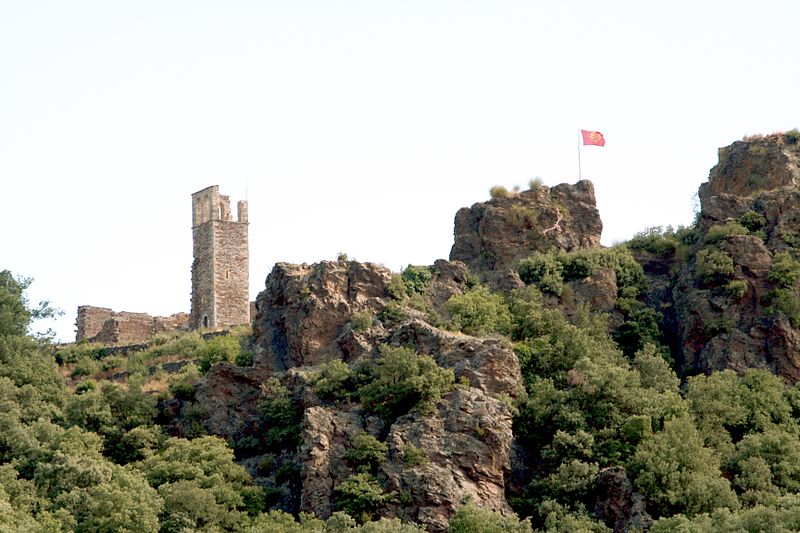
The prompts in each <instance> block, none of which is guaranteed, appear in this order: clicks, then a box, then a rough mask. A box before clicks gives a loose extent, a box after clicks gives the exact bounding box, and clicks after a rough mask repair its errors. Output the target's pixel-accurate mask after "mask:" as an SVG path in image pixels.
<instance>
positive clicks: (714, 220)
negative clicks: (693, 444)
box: [673, 134, 800, 383]
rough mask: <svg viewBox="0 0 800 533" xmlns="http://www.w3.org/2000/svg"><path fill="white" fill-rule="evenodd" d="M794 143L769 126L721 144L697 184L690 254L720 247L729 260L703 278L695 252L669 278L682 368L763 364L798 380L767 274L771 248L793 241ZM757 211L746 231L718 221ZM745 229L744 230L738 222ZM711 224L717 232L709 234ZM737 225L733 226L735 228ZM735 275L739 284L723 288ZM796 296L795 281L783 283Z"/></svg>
mask: <svg viewBox="0 0 800 533" xmlns="http://www.w3.org/2000/svg"><path fill="white" fill-rule="evenodd" d="M799 163H800V146H799V145H798V144H797V143H796V142H793V141H791V140H790V139H789V137H787V136H784V135H781V134H776V135H770V136H768V137H763V138H758V139H753V140H747V141H738V142H735V143H733V144H732V145H731V146H728V147H726V148H722V149H720V160H719V163H718V164H717V165H716V166H715V167H714V168H712V169H711V173H710V176H709V181H708V182H707V183H704V184H702V185H701V186H700V191H699V196H700V206H701V211H700V220H699V224H698V226H697V229H698V233H699V239H698V243H697V244H696V245H695V247H694V252H695V254H699V253H700V252H701V251H705V252H707V251H708V250H719V251H721V252H723V253H724V254H725V255H726V256H727V257H729V258H730V260H731V261H732V262H733V265H734V271H733V274H732V275H728V277H727V279H725V280H721V281H719V280H718V281H717V282H715V283H708V282H703V280H702V279H701V278H702V276H701V275H700V274H699V273H698V264H697V256H696V255H695V258H694V259H692V260H690V261H689V262H687V263H685V264H684V265H682V266H681V268H679V269H678V273H677V275H676V277H675V281H674V290H673V295H674V314H675V329H676V334H677V337H678V339H679V352H680V353H679V356H680V359H682V362H683V366H684V370H685V371H686V372H687V373H695V372H711V371H713V370H721V369H725V368H730V369H733V370H735V371H737V372H744V371H745V370H746V369H748V368H765V369H769V370H771V371H772V372H774V373H776V374H778V375H780V376H782V377H784V378H785V379H786V380H787V381H789V382H792V383H797V382H798V381H800V360H798V358H797V355H796V354H797V350H798V347H800V335H798V331H797V330H796V329H795V328H794V327H793V326H792V324H791V322H790V320H788V319H787V317H786V316H785V315H784V313H783V312H782V311H779V310H777V309H776V308H773V307H771V305H772V303H773V302H772V298H773V297H774V294H775V292H774V291H775V289H776V288H777V285H776V283H775V281H774V280H771V279H770V278H769V271H770V268H771V266H772V264H773V261H774V258H775V254H776V253H777V252H782V251H787V250H788V251H792V250H796V249H797V247H798V245H800V192H799V191H798V190H797V185H798V184H800V165H799ZM748 217H750V219H751V220H755V219H760V221H761V222H760V224H758V226H759V227H752V224H751V231H750V232H749V233H750V234H747V235H726V234H725V230H721V229H720V228H719V227H720V226H725V225H726V224H731V223H732V222H738V223H742V221H746V220H747V218H748ZM744 231H745V232H747V230H744ZM711 232H718V233H717V234H718V235H719V234H720V233H721V234H722V236H717V237H716V238H710V237H709V235H710V234H711ZM741 232H742V228H741V226H739V229H737V230H736V233H741ZM730 280H734V281H735V282H736V283H738V284H739V287H740V289H739V291H740V292H737V291H734V290H730V289H729V288H728V287H727V285H726V284H727V283H728V282H729V281H730ZM782 290H788V291H789V292H788V293H787V294H789V295H790V297H791V295H794V297H797V296H798V290H800V287H798V286H797V284H795V285H794V286H791V287H783V288H782Z"/></svg>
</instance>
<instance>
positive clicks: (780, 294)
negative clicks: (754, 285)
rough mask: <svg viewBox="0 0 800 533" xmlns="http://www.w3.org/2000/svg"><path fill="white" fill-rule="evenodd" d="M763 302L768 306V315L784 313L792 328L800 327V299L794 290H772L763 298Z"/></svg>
mask: <svg viewBox="0 0 800 533" xmlns="http://www.w3.org/2000/svg"><path fill="white" fill-rule="evenodd" d="M761 302H762V303H763V304H764V305H766V306H767V309H766V311H767V313H768V314H776V313H782V314H783V315H785V316H786V318H788V319H789V322H791V323H792V326H794V327H800V298H798V297H797V293H795V291H794V289H789V288H777V289H772V290H771V291H767V292H766V293H765V294H764V295H763V296H762V297H761Z"/></svg>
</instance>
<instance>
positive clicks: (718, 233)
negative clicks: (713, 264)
mask: <svg viewBox="0 0 800 533" xmlns="http://www.w3.org/2000/svg"><path fill="white" fill-rule="evenodd" d="M749 233H750V232H749V231H748V229H747V228H746V227H744V226H743V225H741V224H740V223H738V222H733V221H731V222H728V223H726V224H722V225H717V226H712V227H711V228H709V229H708V233H706V242H707V243H709V244H713V243H715V242H719V241H721V240H724V239H725V238H727V237H730V236H733V235H748V234H749Z"/></svg>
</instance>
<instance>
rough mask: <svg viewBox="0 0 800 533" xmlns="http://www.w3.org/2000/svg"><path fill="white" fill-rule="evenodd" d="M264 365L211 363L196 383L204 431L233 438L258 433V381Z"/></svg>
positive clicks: (263, 375) (261, 376)
mask: <svg viewBox="0 0 800 533" xmlns="http://www.w3.org/2000/svg"><path fill="white" fill-rule="evenodd" d="M264 370H265V369H256V368H251V367H238V366H234V365H231V364H228V363H220V364H217V365H214V366H213V367H211V369H210V370H209V371H208V373H207V374H206V375H205V376H204V377H203V379H201V380H200V381H199V382H198V383H197V385H196V386H195V394H194V396H195V401H196V402H197V409H198V410H199V411H200V412H201V413H203V414H204V418H203V424H204V426H205V429H206V431H208V432H209V433H210V434H212V435H217V436H220V437H223V438H226V439H231V440H232V441H236V440H238V439H239V438H241V437H242V436H244V435H245V434H246V433H248V432H249V433H250V434H251V435H253V434H257V432H258V428H256V427H254V423H255V420H256V419H257V418H258V403H259V400H260V398H261V388H260V387H261V383H263V381H264V380H265V379H266V378H267V377H268V374H267V373H266V372H265V371H264Z"/></svg>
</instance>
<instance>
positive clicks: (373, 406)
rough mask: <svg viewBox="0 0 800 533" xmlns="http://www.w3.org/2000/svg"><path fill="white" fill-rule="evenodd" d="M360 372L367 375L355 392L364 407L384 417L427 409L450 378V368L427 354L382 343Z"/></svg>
mask: <svg viewBox="0 0 800 533" xmlns="http://www.w3.org/2000/svg"><path fill="white" fill-rule="evenodd" d="M362 371H363V372H364V373H365V374H367V376H368V379H369V378H371V379H369V383H367V384H366V385H364V386H362V387H361V388H360V389H359V391H358V393H359V396H360V397H361V401H362V403H363V404H364V409H366V410H367V411H368V412H372V413H375V414H377V415H379V416H381V417H382V418H384V419H386V420H394V419H395V418H397V417H398V416H401V415H404V414H406V413H407V412H409V411H411V410H412V409H416V410H418V411H420V412H422V413H426V412H429V411H431V410H432V409H433V407H434V405H435V404H436V402H437V401H439V398H441V396H442V394H443V393H445V392H447V391H449V390H450V389H451V387H452V385H453V381H454V378H453V371H452V370H451V369H444V368H441V367H439V366H438V365H437V364H436V361H434V360H433V358H431V357H430V356H428V355H423V354H419V353H417V352H415V351H414V350H412V349H410V348H402V347H401V348H394V347H389V346H386V345H383V346H381V347H380V355H379V356H378V357H376V358H375V359H373V360H371V361H369V362H367V363H366V365H365V367H364V368H363V369H362Z"/></svg>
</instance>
